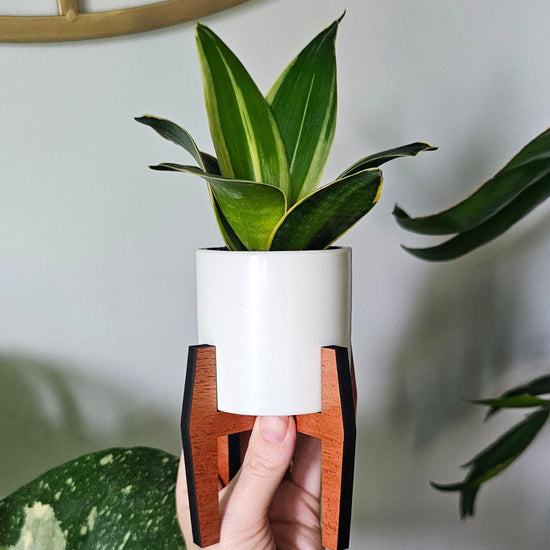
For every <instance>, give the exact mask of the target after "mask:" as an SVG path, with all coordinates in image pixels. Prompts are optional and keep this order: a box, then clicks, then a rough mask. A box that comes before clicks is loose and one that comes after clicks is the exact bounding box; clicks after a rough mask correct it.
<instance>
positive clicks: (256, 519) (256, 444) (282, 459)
mask: <svg viewBox="0 0 550 550" xmlns="http://www.w3.org/2000/svg"><path fill="white" fill-rule="evenodd" d="M295 443H296V425H295V423H294V419H293V418H292V417H270V416H264V417H258V418H257V419H256V422H255V424H254V429H253V430H252V434H251V436H250V442H249V444H248V450H247V452H246V455H245V457H244V461H243V464H242V466H241V470H240V472H239V475H238V476H237V478H236V479H235V483H234V484H233V487H231V489H232V490H231V496H230V498H229V499H228V502H227V507H226V508H225V511H224V512H225V513H224V523H226V522H227V523H229V524H235V523H237V524H240V525H247V526H249V527H250V528H251V529H254V528H255V526H259V525H261V524H263V522H265V519H266V517H267V511H268V509H269V505H270V503H271V501H272V499H273V495H274V494H275V491H276V490H277V488H278V486H279V484H280V483H281V480H282V479H283V477H284V475H285V473H286V470H287V468H288V465H289V464H290V460H291V458H292V454H293V452H294V446H295Z"/></svg>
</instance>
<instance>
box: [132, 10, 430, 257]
mask: <svg viewBox="0 0 550 550" xmlns="http://www.w3.org/2000/svg"><path fill="white" fill-rule="evenodd" d="M341 19H342V18H340V19H338V20H336V21H334V22H333V23H332V24H331V25H330V26H329V27H327V28H326V29H325V30H323V31H322V32H321V33H319V34H318V35H317V36H316V37H315V38H314V39H313V40H312V41H311V42H310V43H309V44H308V45H307V46H306V47H305V48H304V49H303V50H302V51H301V52H300V53H299V54H298V55H297V56H296V58H295V59H294V60H293V61H292V62H291V63H290V64H289V65H288V66H287V67H286V68H285V69H284V71H283V72H282V74H281V75H280V76H279V77H278V78H277V79H276V81H275V83H274V84H273V86H272V87H271V89H270V90H269V92H268V93H267V95H266V96H265V97H264V95H262V93H261V92H260V90H259V88H258V86H257V85H256V84H255V82H254V81H253V79H252V77H251V76H250V75H249V73H248V72H247V70H246V69H245V68H244V66H243V65H242V63H241V62H240V61H239V59H238V58H237V57H236V55H235V54H234V53H233V52H232V51H231V50H230V49H229V48H228V47H227V46H226V44H224V42H223V41H222V40H221V39H220V38H219V37H218V36H217V35H216V34H215V33H214V32H213V31H212V30H210V29H209V28H208V27H206V26H205V25H203V24H201V23H197V25H196V42H197V49H198V54H199V61H200V67H201V72H202V80H203V87H204V98H205V104H206V110H207V114H208V120H209V125H210V133H211V136H212V141H213V144H214V149H215V151H216V156H217V158H216V157H214V156H212V155H210V154H207V153H204V152H203V151H201V150H200V149H199V147H198V146H197V144H196V143H195V141H194V140H193V139H192V137H191V136H190V135H189V133H188V132H187V131H186V130H184V129H183V128H181V127H180V126H178V125H177V124H175V123H173V122H171V121H169V120H166V119H163V118H159V117H155V116H151V115H145V116H142V117H139V118H136V120H137V121H138V122H140V123H142V124H145V125H148V126H150V127H151V128H153V129H154V130H155V131H156V132H157V133H158V134H160V135H161V136H162V137H164V138H166V139H168V140H170V141H172V142H174V143H176V144H177V145H180V146H181V147H183V148H184V149H185V150H186V151H187V152H188V153H189V154H190V155H191V156H192V157H193V159H194V160H195V162H196V165H187V164H180V163H175V162H164V163H162V164H159V165H157V166H151V168H153V169H155V170H167V171H173V172H185V173H188V174H194V175H196V176H199V177H201V178H203V179H204V180H206V181H207V182H208V187H209V191H210V197H211V201H212V206H213V208H214V212H215V215H216V220H217V222H218V225H219V228H220V231H221V234H222V236H223V239H224V241H225V244H226V246H227V248H229V249H230V250H305V249H323V248H327V247H328V246H330V245H331V244H332V243H333V242H334V241H335V240H336V239H338V238H339V237H340V236H341V235H342V234H343V233H345V232H346V231H347V230H348V229H349V228H350V227H351V226H353V225H354V224H355V223H356V222H357V221H359V220H360V219H361V218H362V217H363V216H364V215H365V214H367V212H369V210H370V209H371V208H372V207H373V206H374V205H375V204H376V202H377V201H378V198H379V196H380V190H381V187H382V172H381V170H380V168H379V166H380V165H382V164H384V163H385V162H388V161H390V160H392V159H395V158H399V157H404V156H414V155H416V154H418V153H419V152H421V151H428V150H433V149H435V147H433V146H431V145H429V144H427V143H422V142H416V143H411V144H408V145H404V146H401V147H396V148H394V149H390V150H386V151H382V152H380V153H376V154H373V155H369V156H367V157H365V158H363V159H361V160H359V161H358V162H356V163H354V164H353V165H352V166H350V167H349V168H347V169H346V170H344V171H343V172H342V173H341V174H340V175H339V176H338V177H337V178H336V179H335V180H334V181H332V182H331V183H328V184H326V185H324V186H322V187H319V182H320V179H321V175H322V173H323V169H324V167H325V164H326V161H327V157H328V153H329V151H330V148H331V145H332V140H333V137H334V129H335V124H336V100H337V93H336V53H335V41H336V33H337V30H338V26H339V24H340V21H341Z"/></svg>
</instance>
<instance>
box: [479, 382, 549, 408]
mask: <svg viewBox="0 0 550 550" xmlns="http://www.w3.org/2000/svg"><path fill="white" fill-rule="evenodd" d="M544 394H550V376H549V375H545V376H540V377H539V378H535V379H534V380H531V381H530V382H527V383H526V384H521V385H520V386H516V387H515V388H512V389H510V390H508V391H506V392H504V393H503V394H502V395H501V396H500V398H499V399H509V398H514V397H532V396H538V395H544ZM503 406H504V405H502V404H501V405H497V404H493V405H492V406H491V408H490V409H489V412H488V413H487V418H489V417H490V416H492V415H493V414H495V413H496V412H498V410H499V409H501V408H502V407H503Z"/></svg>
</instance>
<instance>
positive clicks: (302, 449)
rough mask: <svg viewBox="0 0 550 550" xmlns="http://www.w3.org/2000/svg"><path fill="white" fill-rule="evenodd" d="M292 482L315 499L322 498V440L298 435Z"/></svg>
mask: <svg viewBox="0 0 550 550" xmlns="http://www.w3.org/2000/svg"><path fill="white" fill-rule="evenodd" d="M290 479H291V481H292V482H293V483H294V484H295V485H297V486H298V487H300V489H303V490H304V491H306V492H307V493H309V494H310V495H312V496H313V497H314V498H316V499H318V498H319V497H320V496H321V440H320V439H318V438H316V437H312V436H309V435H305V434H302V433H299V434H297V439H296V451H295V452H294V460H293V462H292V473H291V476H290Z"/></svg>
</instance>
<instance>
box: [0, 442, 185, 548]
mask: <svg viewBox="0 0 550 550" xmlns="http://www.w3.org/2000/svg"><path fill="white" fill-rule="evenodd" d="M178 462H179V461H178V458H177V457H175V456H172V455H170V454H167V453H165V452H163V451H160V450H157V449H149V448H145V447H135V448H131V449H122V448H115V449H108V450H105V451H97V452H94V453H91V454H88V455H84V456H82V457H80V458H77V459H76V460H72V461H70V462H67V463H66V464H63V465H61V466H58V467H57V468H54V469H53V470H50V471H48V472H46V473H45V474H43V475H41V476H40V477H39V478H37V479H35V480H34V481H31V482H30V483H28V484H27V485H24V486H23V487H21V488H20V489H18V490H17V491H16V492H15V493H12V494H11V495H10V496H8V497H6V498H5V499H4V500H2V501H0V548H3V549H5V550H22V549H23V548H35V549H41V550H62V549H64V548H66V549H67V550H70V549H74V548H78V549H81V550H86V549H90V550H92V549H97V548H125V549H128V550H132V549H133V550H142V549H145V548H170V549H173V550H185V543H184V541H183V537H182V535H181V531H180V529H179V527H178V522H177V518H176V504H175V498H174V495H175V485H176V478H177V469H178Z"/></svg>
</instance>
